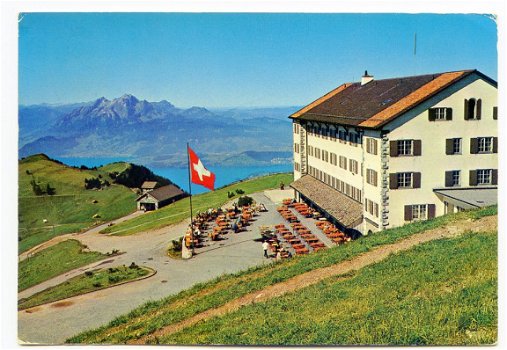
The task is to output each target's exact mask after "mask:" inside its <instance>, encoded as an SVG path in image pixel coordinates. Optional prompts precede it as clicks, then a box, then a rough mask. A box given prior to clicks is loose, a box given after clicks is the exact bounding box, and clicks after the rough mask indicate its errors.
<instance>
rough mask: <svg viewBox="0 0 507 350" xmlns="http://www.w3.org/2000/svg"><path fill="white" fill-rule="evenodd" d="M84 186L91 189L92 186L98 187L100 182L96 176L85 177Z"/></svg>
mask: <svg viewBox="0 0 507 350" xmlns="http://www.w3.org/2000/svg"><path fill="white" fill-rule="evenodd" d="M84 181H85V188H86V189H87V190H91V189H93V188H97V189H100V186H101V183H100V180H99V179H98V178H96V177H92V178H91V179H85V180H84Z"/></svg>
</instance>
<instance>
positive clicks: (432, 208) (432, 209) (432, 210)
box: [428, 204, 436, 219]
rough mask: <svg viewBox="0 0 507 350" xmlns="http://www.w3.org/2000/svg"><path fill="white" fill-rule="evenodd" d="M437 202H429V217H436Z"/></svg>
mask: <svg viewBox="0 0 507 350" xmlns="http://www.w3.org/2000/svg"><path fill="white" fill-rule="evenodd" d="M435 209H436V207H435V204H428V219H433V218H434V217H435Z"/></svg>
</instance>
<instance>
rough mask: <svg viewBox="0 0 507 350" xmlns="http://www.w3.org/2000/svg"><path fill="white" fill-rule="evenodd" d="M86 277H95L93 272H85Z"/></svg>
mask: <svg viewBox="0 0 507 350" xmlns="http://www.w3.org/2000/svg"><path fill="white" fill-rule="evenodd" d="M85 276H88V277H91V276H93V271H85Z"/></svg>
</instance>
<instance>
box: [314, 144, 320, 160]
mask: <svg viewBox="0 0 507 350" xmlns="http://www.w3.org/2000/svg"><path fill="white" fill-rule="evenodd" d="M314 151H315V158H319V159H320V148H317V147H315V150H314Z"/></svg>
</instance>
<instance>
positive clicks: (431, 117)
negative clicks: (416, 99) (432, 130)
mask: <svg viewBox="0 0 507 350" xmlns="http://www.w3.org/2000/svg"><path fill="white" fill-rule="evenodd" d="M435 119H437V110H436V109H435V108H430V109H428V120H429V121H430V122H432V121H434V120H435Z"/></svg>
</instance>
